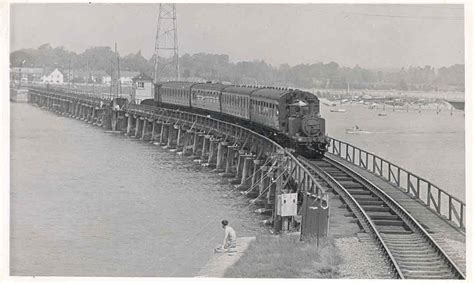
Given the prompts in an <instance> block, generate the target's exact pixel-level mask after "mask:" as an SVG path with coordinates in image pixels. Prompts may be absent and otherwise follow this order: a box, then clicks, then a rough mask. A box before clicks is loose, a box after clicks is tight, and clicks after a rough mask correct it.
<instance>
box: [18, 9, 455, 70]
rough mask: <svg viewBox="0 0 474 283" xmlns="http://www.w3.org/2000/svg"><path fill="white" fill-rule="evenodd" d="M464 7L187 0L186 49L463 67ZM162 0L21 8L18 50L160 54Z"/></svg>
mask: <svg viewBox="0 0 474 283" xmlns="http://www.w3.org/2000/svg"><path fill="white" fill-rule="evenodd" d="M463 15H464V10H463V6H462V5H420V4H417V5H348V4H345V5H327V4H325V5H323V4H296V5H285V4H247V5H243V4H239V5H237V4H221V5H219V4H178V5H177V17H178V39H179V49H180V54H184V53H190V54H194V53H199V52H206V53H214V54H228V55H229V56H230V59H231V61H234V62H235V61H243V60H254V59H263V60H265V61H266V62H268V63H271V64H273V65H276V66H277V65H279V64H282V63H289V64H290V65H295V64H299V63H315V62H325V63H327V62H330V61H335V62H337V63H339V64H340V65H344V66H350V67H352V66H354V65H356V64H359V65H360V66H362V67H368V68H376V67H397V68H398V67H402V66H409V65H431V66H435V67H440V66H448V65H452V64H457V63H464V20H463V18H464V17H463ZM157 16H158V4H12V6H11V13H10V19H11V27H10V31H11V50H18V49H21V48H37V47H38V46H40V45H41V44H43V43H50V44H51V45H52V46H53V47H56V46H64V47H65V48H66V49H69V50H73V51H75V52H82V51H84V50H85V49H87V48H88V47H91V46H111V47H112V46H113V45H114V42H115V41H116V42H117V44H118V49H119V52H120V54H121V55H126V54H128V53H131V52H133V53H135V52H137V51H138V50H141V51H142V54H143V55H144V56H145V57H146V58H149V57H150V56H151V55H152V54H153V49H154V44H155V33H156V21H157Z"/></svg>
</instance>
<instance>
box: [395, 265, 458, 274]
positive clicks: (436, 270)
mask: <svg viewBox="0 0 474 283" xmlns="http://www.w3.org/2000/svg"><path fill="white" fill-rule="evenodd" d="M401 269H402V270H403V271H404V273H405V275H407V274H406V273H407V272H408V273H410V272H425V273H426V274H437V275H449V276H452V273H451V270H449V269H448V268H447V267H446V266H445V267H444V268H440V267H439V266H408V267H407V266H403V267H401Z"/></svg>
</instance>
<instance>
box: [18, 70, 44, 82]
mask: <svg viewBox="0 0 474 283" xmlns="http://www.w3.org/2000/svg"><path fill="white" fill-rule="evenodd" d="M43 75H44V69H43V68H23V67H13V68H10V79H11V81H18V80H19V79H20V76H21V81H22V82H39V81H41V80H42V79H41V77H42V76H43Z"/></svg>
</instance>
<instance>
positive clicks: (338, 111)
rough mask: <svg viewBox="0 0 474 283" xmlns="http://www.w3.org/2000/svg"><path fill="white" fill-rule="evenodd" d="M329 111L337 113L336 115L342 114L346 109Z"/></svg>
mask: <svg viewBox="0 0 474 283" xmlns="http://www.w3.org/2000/svg"><path fill="white" fill-rule="evenodd" d="M329 111H331V112H337V113H344V112H346V109H341V108H340V109H330V110H329Z"/></svg>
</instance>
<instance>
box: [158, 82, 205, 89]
mask: <svg viewBox="0 0 474 283" xmlns="http://www.w3.org/2000/svg"><path fill="white" fill-rule="evenodd" d="M158 84H161V86H162V87H163V86H164V87H174V88H188V89H189V88H190V87H191V86H192V85H195V84H196V83H193V82H163V83H158Z"/></svg>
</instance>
